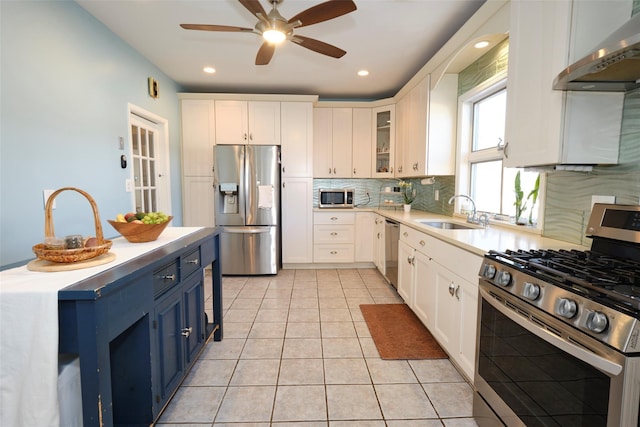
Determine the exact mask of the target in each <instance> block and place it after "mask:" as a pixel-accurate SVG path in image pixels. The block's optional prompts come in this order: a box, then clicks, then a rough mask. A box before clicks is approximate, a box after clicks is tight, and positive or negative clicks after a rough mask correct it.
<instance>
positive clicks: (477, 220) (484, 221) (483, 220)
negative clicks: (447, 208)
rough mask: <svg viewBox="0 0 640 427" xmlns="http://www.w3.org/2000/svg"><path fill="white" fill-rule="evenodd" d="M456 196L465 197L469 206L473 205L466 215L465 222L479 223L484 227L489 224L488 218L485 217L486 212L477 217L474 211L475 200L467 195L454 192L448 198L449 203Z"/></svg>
mask: <svg viewBox="0 0 640 427" xmlns="http://www.w3.org/2000/svg"><path fill="white" fill-rule="evenodd" d="M457 197H463V198H465V199H467V200H468V201H470V202H471V206H472V207H473V211H472V212H471V213H470V214H468V215H467V222H469V223H471V224H480V225H482V226H483V227H486V226H487V225H489V218H488V217H487V215H486V214H482V215H480V217H478V214H477V212H476V202H474V201H473V199H472V198H471V197H469V196H467V195H466V194H456V195H454V196H452V197H451V198H450V199H449V204H452V203H453V201H454V200H455V199H456V198H457Z"/></svg>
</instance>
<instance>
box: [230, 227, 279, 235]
mask: <svg viewBox="0 0 640 427" xmlns="http://www.w3.org/2000/svg"><path fill="white" fill-rule="evenodd" d="M270 231H271V230H270V229H269V227H264V228H246V227H224V228H223V229H222V232H223V233H230V234H232V233H236V234H260V233H269V232H270Z"/></svg>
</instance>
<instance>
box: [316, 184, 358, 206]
mask: <svg viewBox="0 0 640 427" xmlns="http://www.w3.org/2000/svg"><path fill="white" fill-rule="evenodd" d="M354 194H355V190H354V189H352V188H320V189H319V190H318V207H319V208H323V209H327V208H353V202H354Z"/></svg>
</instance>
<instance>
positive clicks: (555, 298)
mask: <svg viewBox="0 0 640 427" xmlns="http://www.w3.org/2000/svg"><path fill="white" fill-rule="evenodd" d="M587 235H588V236H590V237H591V238H592V239H593V240H592V245H591V250H587V251H579V250H529V251H510V250H508V251H504V252H497V251H491V252H490V253H488V254H486V255H485V257H484V262H483V265H482V267H481V269H480V282H479V287H480V296H481V298H480V302H479V304H480V310H479V315H478V321H479V327H478V340H477V347H478V348H477V350H478V352H477V353H478V357H477V361H476V374H475V381H474V383H475V387H476V389H477V393H476V395H475V397H474V416H475V417H476V421H477V422H478V424H479V425H481V426H502V425H507V426H529V427H531V426H562V427H569V426H576V427H577V426H582V427H586V426H588V427H598V426H602V427H614V426H615V427H640V415H639V407H640V206H627V205H609V204H595V205H594V207H593V210H592V212H591V218H590V220H589V224H588V226H587Z"/></svg>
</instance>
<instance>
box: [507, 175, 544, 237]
mask: <svg viewBox="0 0 640 427" xmlns="http://www.w3.org/2000/svg"><path fill="white" fill-rule="evenodd" d="M539 189H540V175H539V174H538V177H537V178H536V182H535V184H534V186H533V190H531V191H530V192H529V194H528V195H527V198H526V199H525V198H524V191H522V187H521V185H520V171H518V173H516V178H515V181H514V191H515V195H516V201H515V202H514V203H513V204H514V206H515V207H516V224H518V225H527V224H529V225H532V224H533V207H534V206H535V204H536V201H537V200H538V190H539ZM529 199H532V201H531V209H530V210H529V218H528V220H527V218H526V217H525V216H524V214H525V212H526V210H527V202H528V201H529Z"/></svg>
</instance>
